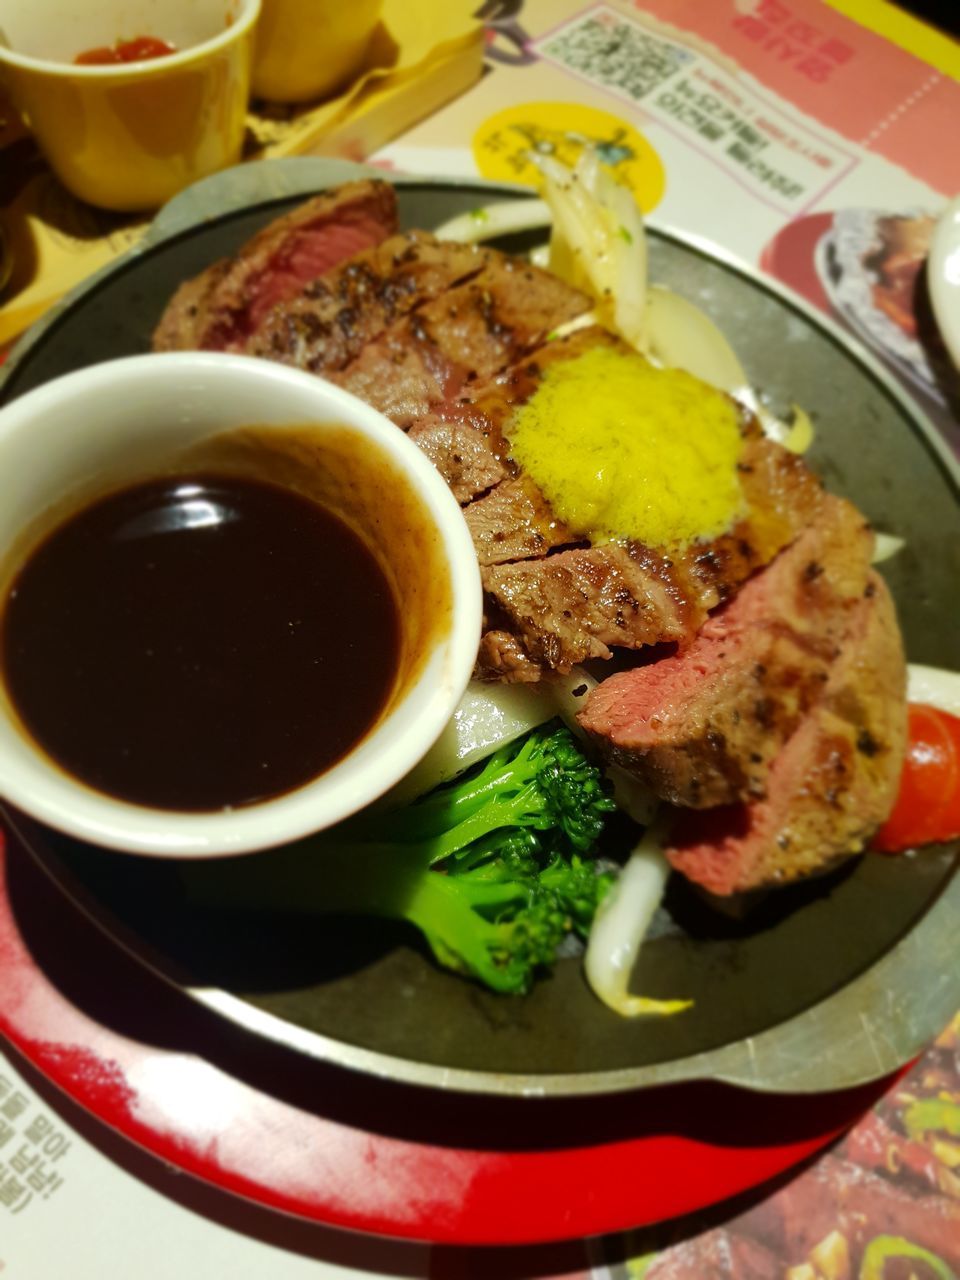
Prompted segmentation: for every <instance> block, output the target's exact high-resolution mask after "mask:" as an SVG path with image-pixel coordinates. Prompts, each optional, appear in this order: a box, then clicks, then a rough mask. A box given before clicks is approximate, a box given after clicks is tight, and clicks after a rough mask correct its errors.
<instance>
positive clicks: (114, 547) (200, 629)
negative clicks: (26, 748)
mask: <svg viewBox="0 0 960 1280" xmlns="http://www.w3.org/2000/svg"><path fill="white" fill-rule="evenodd" d="M0 645H2V667H3V676H4V681H5V683H6V688H7V691H8V694H9V696H10V699H11V701H12V702H13V705H14V707H15V708H16V710H17V712H18V714H19V715H20V718H21V720H22V721H23V723H24V725H25V726H26V728H27V730H28V731H29V733H30V734H31V735H32V736H33V737H34V739H35V740H36V741H37V742H38V743H39V744H40V746H41V747H43V749H44V750H45V751H46V752H47V753H48V755H50V756H51V757H52V759H54V760H55V761H56V762H57V763H58V764H59V765H60V767H61V768H63V769H64V770H66V771H67V772H68V773H71V774H73V775H74V776H75V777H77V778H79V779H80V780H81V781H83V782H85V783H87V784H88V785H89V786H91V787H94V788H96V789H97V790H99V791H102V792H105V793H107V794H109V795H112V796H114V797H117V798H119V799H122V800H128V801H132V802H134V803H139V804H145V805H151V806H156V807H159V808H162V809H170V810H189V811H202V810H213V809H220V808H223V807H230V806H238V805H248V804H252V803H254V802H255V801H258V800H263V799H267V798H269V797H271V796H276V795H280V794H283V793H284V792H287V791H290V790H292V789H294V788H296V787H298V786H300V785H302V784H303V783H305V782H307V781H309V780H310V779H311V778H313V777H316V776H317V775H318V774H321V773H323V772H324V771H325V770H326V769H328V768H329V767H330V766H331V765H333V764H335V763H336V762H337V761H338V760H340V759H342V758H343V756H344V755H346V754H347V753H348V752H349V751H350V750H351V748H352V747H353V746H355V745H356V743H357V742H358V741H359V740H360V739H362V738H363V737H364V736H365V734H366V733H367V732H368V731H369V730H370V729H371V728H372V726H373V725H374V724H375V723H376V721H377V719H378V717H379V715H380V713H381V711H382V710H383V708H384V706H385V705H386V702H387V700H388V699H389V697H390V695H391V693H392V690H393V687H394V684H395V681H396V678H397V671H398V664H399V661H400V649H401V631H400V620H399V615H398V609H397V602H396V599H395V597H394V593H393V591H392V590H391V587H390V584H389V582H388V580H387V578H386V576H385V573H384V571H383V569H382V568H381V566H380V564H379V562H378V559H377V557H376V556H375V555H374V554H373V552H371V551H370V550H369V549H368V547H367V546H366V544H365V543H364V542H363V540H362V539H361V538H360V537H359V536H358V535H357V534H356V533H355V532H354V531H353V529H352V528H351V527H350V526H349V525H348V524H346V523H345V522H344V521H343V520H342V519H341V518H340V517H339V516H337V515H336V514H334V513H333V512H331V511H329V510H327V509H326V508H324V507H323V506H320V505H318V504H317V503H314V502H311V501H310V500H309V499H307V498H305V497H302V496H301V495H299V494H297V493H295V492H292V491H291V490H290V489H288V488H284V487H281V486H279V485H275V484H272V483H267V482H264V481H262V480H257V479H253V478H250V477H241V476H237V475H231V474H220V473H217V472H215V471H206V470H204V471H198V472H196V473H193V474H178V475H172V476H166V477H164V478H161V479H153V480H149V481H146V482H144V483H139V484H135V485H132V486H130V487H128V488H125V489H122V490H120V491H119V492H116V493H113V494H110V495H108V496H106V497H103V498H100V499H99V500H98V501H96V502H94V503H92V504H91V505H89V506H87V507H85V508H84V509H83V510H81V511H80V512H78V513H77V514H75V515H73V516H72V517H70V518H69V519H68V520H66V521H65V522H64V523H62V524H61V525H59V526H58V528H56V529H55V530H54V531H53V532H52V533H51V534H49V535H48V536H47V537H46V538H45V540H44V541H43V542H42V543H41V544H40V545H39V546H38V547H37V548H36V550H35V551H34V552H33V553H32V554H31V555H30V556H29V557H28V559H27V561H26V563H25V565H24V566H23V567H22V568H21V569H20V571H19V573H18V574H17V576H16V577H15V578H14V580H13V582H12V584H11V588H10V591H9V593H8V596H7V601H6V606H5V610H4V615H3V619H2V634H0Z"/></svg>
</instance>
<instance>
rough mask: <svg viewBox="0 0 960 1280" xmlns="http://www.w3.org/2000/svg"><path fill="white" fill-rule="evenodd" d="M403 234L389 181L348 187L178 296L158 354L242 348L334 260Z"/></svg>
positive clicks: (296, 214) (278, 225) (304, 209)
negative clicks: (279, 307)
mask: <svg viewBox="0 0 960 1280" xmlns="http://www.w3.org/2000/svg"><path fill="white" fill-rule="evenodd" d="M396 229H397V202H396V195H395V193H394V190H393V188H392V187H391V186H390V185H389V184H388V183H386V182H382V181H379V180H370V181H363V182H349V183H346V184H345V185H344V186H342V187H337V188H335V189H334V190H332V191H327V192H323V193H322V194H321V195H318V196H315V197H314V198H313V199H312V200H308V201H307V202H306V203H305V204H303V205H300V206H299V207H298V208H296V209H294V210H293V211H292V212H291V213H289V214H286V215H285V216H284V217H282V218H277V219H275V220H274V221H273V222H271V223H270V224H269V225H268V226H266V227H264V228H263V230H261V231H260V232H259V233H258V234H257V235H256V236H254V237H253V239H252V240H250V241H249V242H248V243H247V244H245V245H244V246H243V248H242V249H241V250H240V252H239V253H238V254H237V255H236V256H235V257H233V258H228V259H224V260H222V261H220V262H216V263H214V264H213V266H212V267H210V268H208V269H207V271H205V272H203V274H202V275H200V276H198V277H196V278H195V279H193V280H188V281H187V282H186V283H185V284H183V285H181V286H180V288H179V289H178V290H177V292H176V293H175V294H174V296H173V298H172V299H171V301H170V303H169V305H168V306H167V308H166V310H165V311H164V314H163V316H162V317H161V319H160V323H159V324H158V325H157V328H156V330H155V332H154V335H153V348H154V350H155V351H183V350H197V349H204V350H211V351H242V350H243V349H244V347H245V345H246V343H247V342H248V340H249V338H250V336H251V334H253V333H254V332H255V331H256V329H257V327H258V326H259V325H260V324H261V323H262V322H263V320H264V319H265V318H266V317H267V315H268V314H269V313H270V312H271V311H272V310H273V308H274V307H276V306H277V305H278V304H279V303H281V302H283V301H285V300H286V299H287V298H291V297H293V296H294V295H296V294H298V293H299V292H300V291H301V290H302V289H303V287H304V285H305V284H307V283H308V282H309V281H312V280H315V279H316V278H317V277H318V276H320V275H322V274H323V273H324V272H325V271H328V270H329V269H330V268H331V267H332V266H334V265H335V264H336V263H338V262H341V261H343V260H344V259H346V258H350V257H351V256H352V255H354V254H356V253H359V252H360V251H361V250H363V249H367V248H369V247H370V246H371V245H375V244H378V243H379V242H380V241H381V240H383V239H385V238H386V237H387V236H390V235H392V234H393V233H394V232H395V231H396Z"/></svg>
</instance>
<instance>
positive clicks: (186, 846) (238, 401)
mask: <svg viewBox="0 0 960 1280" xmlns="http://www.w3.org/2000/svg"><path fill="white" fill-rule="evenodd" d="M308 424H309V430H310V437H311V441H312V442H315V445H316V448H317V449H318V450H319V452H320V456H321V457H323V458H327V459H328V461H329V463H330V465H329V467H326V466H325V467H324V468H323V471H324V474H326V472H327V471H330V473H331V474H332V475H333V476H334V477H335V476H336V474H337V470H336V468H337V467H338V466H339V465H340V461H339V460H340V459H341V457H342V456H347V457H349V458H352V457H353V453H352V452H351V451H350V449H348V450H347V454H345V455H344V454H343V453H342V451H343V449H344V443H343V442H344V440H345V439H347V441H348V443H349V441H351V440H353V438H354V437H358V438H360V444H359V445H358V446H357V448H356V450H355V451H354V452H355V453H356V455H357V457H358V458H362V459H366V461H364V462H362V463H360V464H357V465H360V466H361V472H360V473H357V474H358V475H359V477H360V479H359V481H358V480H357V475H354V476H352V478H351V482H350V483H349V484H344V485H342V486H341V488H342V490H343V493H342V494H341V492H340V490H338V488H337V485H336V483H334V482H331V483H333V488H332V489H331V490H330V493H331V494H332V495H333V496H332V499H331V501H330V504H329V505H332V506H334V507H336V506H341V513H342V514H344V515H345V516H346V517H347V518H348V519H349V520H350V521H351V522H352V523H353V524H354V525H355V526H356V527H360V528H363V529H364V530H365V532H366V533H367V535H368V537H369V539H370V541H371V543H372V544H373V546H374V548H375V549H376V550H377V552H378V555H379V558H380V560H381V564H383V566H384V567H385V568H386V570H387V573H388V576H390V577H391V578H392V580H393V582H394V587H395V590H397V591H398V595H399V598H400V599H401V600H402V601H403V606H402V607H403V632H404V639H403V655H404V656H403V657H402V658H401V673H400V676H399V678H398V682H397V688H396V690H395V692H394V695H393V697H392V699H391V700H390V702H389V703H388V705H387V707H386V709H385V710H384V712H383V713H382V715H381V718H380V720H379V721H378V722H377V724H376V725H375V727H374V728H373V729H372V730H371V731H370V732H369V733H368V734H367V735H366V737H364V738H363V739H362V740H361V742H360V743H359V745H358V746H356V747H355V748H354V749H353V750H352V751H351V752H350V753H349V754H348V755H347V756H346V757H345V758H344V759H343V760H341V761H340V762H339V763H337V764H336V765H334V766H333V767H332V768H330V769H329V770H328V771H327V772H326V773H323V774H321V775H320V776H318V777H316V778H314V779H313V780H311V781H309V782H308V783H306V784H305V785H303V786H301V787H299V788H298V789H296V790H294V791H292V792H289V793H286V794H284V795H282V796H279V797H277V798H273V799H269V800H266V801H262V802H260V803H256V804H251V805H248V806H245V807H240V808H236V809H233V810H227V811H217V812H205V813H181V812H171V811H165V810H158V809H151V808H146V807H141V806H139V805H135V804H129V803H126V802H123V801H121V800H117V799H113V798H111V797H109V796H107V795H103V794H101V793H99V792H97V791H94V790H92V789H91V788H89V787H88V786H86V785H85V784H83V783H82V782H79V781H77V780H76V779H75V778H73V777H72V776H69V775H68V774H66V773H65V772H64V771H62V770H61V769H60V768H59V767H58V766H57V765H56V764H54V763H53V762H52V761H51V760H50V759H49V757H47V756H46V755H45V754H44V752H43V751H42V750H41V749H40V748H39V747H37V746H36V744H35V743H34V742H33V741H32V740H31V739H30V737H29V735H28V734H27V733H26V732H25V730H24V729H23V728H22V726H21V724H20V722H19V720H18V718H17V716H16V713H15V712H14V710H13V708H12V706H11V704H10V701H9V698H8V696H7V695H6V692H5V691H3V692H2V696H0V794H2V795H3V796H4V797H5V798H6V799H7V800H8V801H10V802H11V803H12V804H13V805H15V806H17V807H18V808H20V809H22V810H23V811H24V812H26V813H28V814H30V815H32V816H33V817H34V818H37V819H39V820H40V821H41V822H44V823H47V824H49V825H50V826H52V827H55V828H58V829H59V830H61V831H66V832H68V833H70V834H72V835H75V836H78V837H80V838H81V839H83V840H87V841H91V842H93V843H94V844H100V845H104V846H107V847H110V848H113V849H121V850H127V851H130V852H135V853H140V854H151V855H156V856H161V857H181V858H182V857H209V856H211V855H217V854H232V853H241V852H246V851H251V850H255V849H262V848H268V847H271V846H274V845H278V844H281V843H283V842H286V841H289V840H293V839H296V838H299V837H301V836H305V835H308V834H310V833H311V832H315V831H319V830H321V829H323V828H325V827H328V826H330V825H332V824H333V823H335V822H338V821H340V820H341V819H343V818H345V817H347V816H349V815H350V814H351V813H354V812H356V811H357V810H359V809H361V808H362V807H364V806H365V805H367V804H369V803H371V802H372V801H373V800H375V799H376V798H377V797H379V796H380V795H382V794H383V793H384V792H385V791H387V790H388V789H389V788H390V787H391V786H392V785H393V784H394V783H396V782H397V781H398V780H399V779H400V778H402V777H403V776H404V775H405V774H406V773H407V772H408V771H409V770H410V769H411V768H412V767H413V766H414V765H415V764H416V763H417V761H418V760H419V759H420V758H421V757H422V756H423V755H424V753H425V752H426V751H427V750H428V748H429V747H430V746H431V745H432V743H433V742H434V740H435V739H436V738H437V736H438V735H439V733H440V731H441V730H442V729H443V727H444V725H445V724H446V723H447V721H448V720H449V718H450V716H451V714H452V713H453V711H454V709H455V707H456V705H457V703H458V701H459V699H460V697H461V695H462V693H463V691H464V689H465V687H466V684H467V681H468V679H469V677H470V673H471V670H472V667H473V664H474V661H475V658H476V652H477V645H478V642H479V636H480V623H481V588H480V575H479V570H478V567H477V561H476V556H475V553H474V550H473V545H472V542H471V539H470V535H469V532H468V530H467V526H466V523H465V521H464V519H463V515H462V513H461V511H460V508H459V506H458V505H457V502H456V501H455V499H454V498H453V496H452V495H451V493H450V491H449V490H448V488H447V486H446V484H445V483H444V482H443V480H442V479H441V478H440V476H439V474H438V473H437V472H436V471H435V470H434V468H433V466H432V465H431V463H430V462H428V461H427V459H426V457H425V456H424V455H423V454H422V453H421V451H420V450H419V449H418V448H417V446H416V445H415V444H414V443H413V442H412V441H410V440H408V439H407V437H406V436H405V435H404V433H403V432H402V431H400V430H399V429H398V428H397V427H395V426H394V425H393V424H392V423H391V422H389V421H388V420H387V419H386V418H384V417H383V416H382V415H381V414H380V413H378V412H377V411H376V410H374V409H371V408H370V407H369V405H366V404H364V403H363V402H362V401H361V400H358V399H357V398H356V397H355V396H352V395H350V394H349V393H347V392H346V391H343V390H341V389H340V388H339V387H336V386H333V385H332V384H330V383H328V382H325V381H324V380H323V379H321V378H316V377H312V376H310V375H308V374H305V373H301V372H299V371H297V370H293V369H288V368H285V367H284V366H282V365H277V364H272V363H270V362H268V361H262V360H253V359H249V358H247V357H245V356H230V355H219V354H213V353H206V352H189V353H176V354H169V355H167V354H163V355H159V354H158V355H148V356H135V357H131V358H126V359H121V360H115V361H110V362H108V363H105V364H101V365H95V366H93V367H91V368H88V369H84V370H82V371H80V372H78V373H73V374H69V375H67V376H65V377H63V378H58V379H56V380H55V381H53V382H50V383H48V384H46V385H45V386H43V387H40V388H38V389H37V390H35V391H32V392H30V393H28V394H27V395H25V396H23V397H22V398H20V399H18V400H15V401H14V402H13V403H11V404H10V405H8V406H7V407H6V408H4V409H3V410H0V476H3V477H4V480H3V490H4V491H3V497H2V501H0V563H2V565H3V571H2V577H0V585H2V588H3V593H2V598H3V600H5V599H6V595H7V591H8V589H9V584H10V580H11V577H12V576H13V574H14V572H15V570H16V567H17V565H18V564H19V563H22V561H23V558H24V556H25V555H26V554H27V553H28V551H29V548H30V545H31V542H35V541H36V538H37V537H38V536H39V534H40V531H42V530H44V528H45V529H49V528H50V527H51V516H50V515H49V511H50V509H51V508H54V509H56V510H66V511H69V510H70V509H71V507H73V508H74V509H75V508H76V506H81V505H83V501H84V500H85V499H87V498H88V497H92V496H94V495H96V494H99V493H103V492H105V491H108V490H109V489H111V488H115V487H117V485H119V484H120V483H122V482H123V481H130V480H132V479H135V478H147V477H149V476H151V475H155V474H157V472H158V471H159V470H162V469H165V468H169V466H170V463H171V461H172V460H173V459H174V458H175V457H177V455H179V454H181V453H182V452H183V451H185V450H189V451H193V452H195V451H196V449H197V448H198V447H199V443H200V442H209V441H210V440H211V439H212V437H214V436H216V435H218V434H220V433H223V432H225V431H228V430H230V429H234V428H242V427H251V426H256V427H258V428H264V429H265V430H266V431H269V432H273V431H274V430H275V429H283V428H290V427H304V426H306V425H308ZM344 431H346V433H347V435H346V437H345V435H344ZM287 434H289V433H287ZM277 439H278V440H279V439H280V436H279V435H278V436H277ZM206 447H210V446H209V443H207V446H206ZM337 450H340V451H341V452H340V453H337V452H336V451H337ZM325 451H332V452H325ZM352 465H354V463H353V462H349V463H348V466H352ZM363 467H366V468H368V469H370V468H373V470H371V471H370V474H369V475H365V474H363V472H362V468H363ZM384 476H386V483H382V482H383V480H384ZM404 487H405V489H406V494H405V495H404V493H403V489H404ZM343 494H346V495H347V496H345V497H344V496H343ZM358 494H359V495H360V496H359V497H358V496H357V495H358ZM350 495H353V496H352V497H351V496H350ZM403 497H405V498H406V499H407V503H406V515H403V514H402V511H401V508H402V507H403V502H398V501H397V499H398V498H403ZM351 503H352V504H353V506H351V505H350V504H351ZM44 511H47V512H48V515H47V517H46V522H45V523H44V519H43V514H42V513H43V512H44ZM411 511H413V512H414V513H415V517H416V521H418V522H419V526H418V528H419V533H418V534H417V537H415V538H413V539H411V538H410V537H408V536H405V535H406V531H407V528H408V522H409V519H410V512H411ZM395 512H396V513H398V514H396V516H395V515H394V513H395ZM394 520H395V521H396V522H397V527H393V525H392V523H391V522H392V521H394ZM414 532H416V530H415V531H414ZM414 546H416V548H417V550H416V554H414V551H413V549H412V548H413V547H414ZM438 593H439V594H438ZM438 599H439V600H441V601H445V602H446V607H445V608H443V610H442V611H441V612H442V617H441V616H440V614H439V613H438V611H437V609H436V603H437V600H438ZM429 609H432V610H433V614H432V616H428V610H429ZM438 618H439V621H438ZM351 678H357V677H356V673H354V674H353V675H352V676H351Z"/></svg>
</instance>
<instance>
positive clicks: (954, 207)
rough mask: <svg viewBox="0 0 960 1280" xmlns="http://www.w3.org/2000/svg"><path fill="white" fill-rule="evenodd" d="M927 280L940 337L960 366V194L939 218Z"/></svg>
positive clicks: (932, 243) (931, 247) (929, 260)
mask: <svg viewBox="0 0 960 1280" xmlns="http://www.w3.org/2000/svg"><path fill="white" fill-rule="evenodd" d="M927 283H928V286H929V289H930V302H931V305H932V307H933V314H934V316H935V318H936V321H937V326H938V328H939V329H940V336H941V337H942V338H943V343H944V346H945V347H946V348H947V350H948V351H949V353H950V359H951V360H952V361H953V363H954V365H955V366H956V367H957V368H958V369H960V196H957V197H956V198H955V199H953V200H951V201H950V203H949V204H948V205H947V207H946V208H945V209H944V211H943V212H942V213H941V215H940V217H939V218H938V219H937V225H936V227H935V228H934V232H933V240H932V241H931V244H930V256H929V258H928V259H927Z"/></svg>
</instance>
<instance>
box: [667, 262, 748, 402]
mask: <svg viewBox="0 0 960 1280" xmlns="http://www.w3.org/2000/svg"><path fill="white" fill-rule="evenodd" d="M647 342H648V345H649V348H650V352H651V354H652V355H654V356H655V357H656V358H657V360H658V361H659V362H660V363H661V364H662V365H664V366H665V367H667V368H668V369H686V371H687V373H692V374H693V375H694V376H695V377H697V378H701V379H702V380H703V381H704V382H709V383H710V385H711V386H713V387H719V389H720V390H721V391H726V392H728V393H729V394H730V395H734V396H736V395H739V393H741V392H742V391H743V389H744V388H745V387H746V386H748V381H747V375H746V373H745V372H744V369H743V365H741V363H740V361H739V360H738V359H737V355H736V352H735V351H734V350H733V347H731V346H730V343H729V342H728V341H727V339H726V338H725V337H724V336H723V334H722V333H721V332H720V330H719V329H718V328H717V326H716V325H715V324H714V322H713V321H712V320H711V319H710V317H709V316H708V315H707V314H706V312H704V311H702V310H701V309H700V307H698V306H696V305H695V304H694V303H692V302H689V301H688V300H687V299H686V298H684V297H681V295H680V294H679V293H674V292H673V290H672V289H665V288H664V287H663V286H661V285H653V286H651V288H650V289H649V290H648V292H647Z"/></svg>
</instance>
